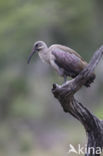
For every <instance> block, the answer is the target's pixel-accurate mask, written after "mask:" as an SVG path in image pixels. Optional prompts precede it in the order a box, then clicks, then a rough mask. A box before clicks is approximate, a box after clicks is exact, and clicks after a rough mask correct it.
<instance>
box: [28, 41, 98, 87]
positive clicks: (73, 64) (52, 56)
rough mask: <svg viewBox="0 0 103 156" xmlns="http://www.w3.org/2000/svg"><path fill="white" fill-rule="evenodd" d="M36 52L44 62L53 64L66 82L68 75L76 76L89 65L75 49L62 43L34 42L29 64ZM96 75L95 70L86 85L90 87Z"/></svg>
mask: <svg viewBox="0 0 103 156" xmlns="http://www.w3.org/2000/svg"><path fill="white" fill-rule="evenodd" d="M36 52H37V53H38V55H39V57H40V59H41V60H42V62H44V63H47V64H49V65H51V67H52V68H54V69H55V70H56V71H57V73H58V74H59V75H60V76H62V77H64V83H65V82H66V81H67V77H68V76H69V77H71V78H75V77H76V76H77V75H78V74H79V73H80V72H81V71H82V70H83V69H84V68H85V67H87V65H88V63H87V62H86V61H85V60H84V59H83V58H82V57H81V56H80V55H79V54H78V53H77V52H76V51H75V50H73V49H71V48H69V47H67V46H64V45H61V44H53V45H51V46H50V47H48V46H47V44H46V43H45V42H44V41H36V42H35V43H34V45H33V48H32V52H31V54H30V55H29V57H28V60H27V63H28V64H29V63H30V60H31V58H32V56H33V55H34V53H36ZM95 77H96V75H95V73H94V72H93V73H92V74H91V76H90V78H89V79H88V80H87V81H86V83H85V84H84V85H85V86H86V87H90V85H91V83H92V82H94V80H95Z"/></svg>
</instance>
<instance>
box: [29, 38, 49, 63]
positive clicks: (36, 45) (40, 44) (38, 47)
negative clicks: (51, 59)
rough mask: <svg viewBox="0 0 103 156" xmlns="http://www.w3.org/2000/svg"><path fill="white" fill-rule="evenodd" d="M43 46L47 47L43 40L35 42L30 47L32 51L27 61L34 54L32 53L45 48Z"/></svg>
mask: <svg viewBox="0 0 103 156" xmlns="http://www.w3.org/2000/svg"><path fill="white" fill-rule="evenodd" d="M45 48H47V45H46V43H45V42H43V41H37V42H35V43H34V45H33V48H32V52H31V54H30V56H29V58H28V61H27V62H28V63H30V60H31V58H32V56H33V55H34V53H36V52H42V51H43V49H45Z"/></svg>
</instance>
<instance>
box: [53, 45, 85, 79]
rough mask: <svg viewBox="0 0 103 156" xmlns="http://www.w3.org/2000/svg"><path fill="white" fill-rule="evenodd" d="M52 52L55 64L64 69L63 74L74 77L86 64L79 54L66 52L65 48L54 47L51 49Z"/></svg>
mask: <svg viewBox="0 0 103 156" xmlns="http://www.w3.org/2000/svg"><path fill="white" fill-rule="evenodd" d="M52 54H53V55H54V56H55V62H56V64H57V65H58V66H59V67H60V68H63V69H64V70H65V74H66V75H68V76H71V77H75V76H76V75H77V74H78V73H79V72H80V71H81V70H83V69H84V67H85V66H86V65H87V62H85V61H84V60H83V59H82V58H81V57H80V55H79V54H77V53H76V54H75V53H74V52H73V53H72V52H71V51H70V52H69V51H68V52H66V49H65V50H63V48H59V47H55V48H53V49H52Z"/></svg>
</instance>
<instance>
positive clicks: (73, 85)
mask: <svg viewBox="0 0 103 156" xmlns="http://www.w3.org/2000/svg"><path fill="white" fill-rule="evenodd" d="M102 55H103V46H101V47H100V48H99V49H98V50H97V51H96V52H95V53H94V55H93V57H92V58H91V60H90V63H89V64H88V66H87V67H86V68H85V69H84V70H83V71H82V72H81V73H80V74H79V75H78V76H77V77H76V78H75V79H73V80H71V81H68V82H67V83H65V84H63V85H61V86H60V85H56V84H54V85H53V89H52V93H53V94H54V96H55V97H56V98H57V99H58V100H59V102H60V104H61V106H62V107H63V110H64V111H65V112H68V113H70V114H71V115H72V116H74V117H75V118H76V119H78V120H79V121H80V122H81V123H82V125H83V126H84V128H85V130H86V133H87V135H88V146H87V147H88V148H89V147H94V148H95V151H96V147H100V148H101V149H102V147H103V121H100V120H99V119H98V118H97V117H96V116H94V115H93V114H92V113H91V112H90V111H89V110H88V109H87V108H86V107H84V106H83V105H82V104H81V103H80V102H78V101H77V100H76V99H75V98H74V94H75V93H76V92H77V91H78V90H79V89H80V88H81V87H82V86H83V85H84V84H85V82H86V81H87V80H88V79H89V77H90V76H91V74H92V73H93V72H94V70H95V68H96V66H97V64H98V63H99V61H100V59H101V57H102ZM86 155H87V156H97V155H98V156H99V155H100V154H96V153H95V154H93V152H92V151H91V153H90V154H86Z"/></svg>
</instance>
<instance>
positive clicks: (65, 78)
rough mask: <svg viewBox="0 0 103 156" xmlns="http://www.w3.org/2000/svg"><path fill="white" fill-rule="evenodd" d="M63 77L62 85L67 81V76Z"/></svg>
mask: <svg viewBox="0 0 103 156" xmlns="http://www.w3.org/2000/svg"><path fill="white" fill-rule="evenodd" d="M63 77H64V83H66V81H67V76H66V75H64V76H63Z"/></svg>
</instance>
